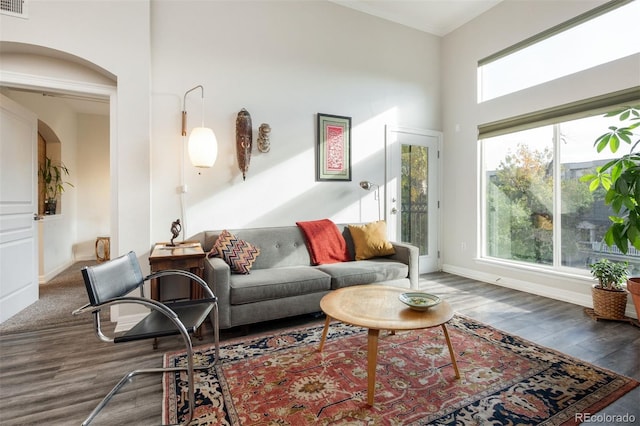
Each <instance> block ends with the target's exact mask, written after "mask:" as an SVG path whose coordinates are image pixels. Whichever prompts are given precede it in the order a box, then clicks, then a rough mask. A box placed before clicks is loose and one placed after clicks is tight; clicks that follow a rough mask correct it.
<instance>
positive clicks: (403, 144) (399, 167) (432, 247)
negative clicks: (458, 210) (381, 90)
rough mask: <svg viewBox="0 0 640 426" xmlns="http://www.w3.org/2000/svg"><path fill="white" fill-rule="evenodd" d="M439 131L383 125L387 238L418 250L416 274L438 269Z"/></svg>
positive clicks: (440, 137) (440, 139)
mask: <svg viewBox="0 0 640 426" xmlns="http://www.w3.org/2000/svg"><path fill="white" fill-rule="evenodd" d="M441 141H442V134H441V133H439V132H434V131H429V130H419V129H408V128H401V127H391V126H388V127H387V131H386V149H387V188H388V190H387V191H386V194H387V199H386V200H385V201H386V202H385V206H386V209H387V211H386V217H387V222H388V229H389V238H390V239H392V240H395V241H402V242H406V243H411V244H413V245H415V246H417V247H418V248H419V249H420V268H419V269H420V273H421V274H422V273H427V272H434V271H437V270H439V269H440V259H439V238H438V234H439V228H440V226H439V223H440V215H439V192H440V191H439V187H440V180H439V170H438V163H439V155H440V145H441Z"/></svg>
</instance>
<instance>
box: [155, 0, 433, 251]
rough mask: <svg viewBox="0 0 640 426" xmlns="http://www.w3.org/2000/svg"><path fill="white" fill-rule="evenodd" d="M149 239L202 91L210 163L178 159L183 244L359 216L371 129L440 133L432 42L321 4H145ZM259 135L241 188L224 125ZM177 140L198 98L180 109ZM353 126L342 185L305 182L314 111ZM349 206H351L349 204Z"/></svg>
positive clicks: (164, 208) (377, 146)
mask: <svg viewBox="0 0 640 426" xmlns="http://www.w3.org/2000/svg"><path fill="white" fill-rule="evenodd" d="M151 11H152V19H151V22H152V25H151V29H152V33H151V34H152V37H151V39H152V54H151V57H152V69H153V73H152V87H153V91H152V96H151V100H152V125H151V128H152V181H153V188H152V191H153V192H152V206H153V207H152V217H153V219H152V223H153V229H152V239H153V240H156V241H163V240H166V239H168V238H170V236H171V234H170V232H169V226H170V224H171V222H172V221H173V220H175V219H176V218H178V217H180V216H181V211H180V196H179V195H178V191H177V188H178V187H179V186H180V184H181V173H180V165H181V161H180V159H181V153H182V151H181V149H182V143H183V139H182V137H181V136H180V123H181V121H180V111H181V110H182V102H183V96H184V93H185V92H186V91H187V90H188V89H190V88H192V87H194V86H196V85H198V84H202V85H203V86H204V89H205V125H206V126H210V127H212V128H213V129H214V131H215V132H216V135H217V138H218V142H219V155H218V160H217V162H216V164H215V165H214V167H213V168H212V169H203V170H196V169H195V168H193V167H192V166H190V164H189V163H188V160H187V161H186V164H187V167H186V170H185V181H186V184H187V186H188V191H189V192H188V193H187V194H185V206H186V211H187V214H186V216H185V218H184V219H185V221H186V223H184V225H186V228H187V230H186V233H185V235H186V236H189V235H193V234H195V233H197V232H198V231H200V230H204V229H222V228H240V227H256V226H276V225H294V224H295V221H297V220H310V219H318V218H324V217H328V218H331V219H333V220H334V221H338V222H356V221H360V220H366V219H367V218H371V217H372V215H373V214H374V213H375V211H376V209H377V202H376V201H375V200H373V198H372V197H371V196H370V194H368V193H366V192H365V191H363V190H362V189H361V188H360V187H359V186H358V182H359V181H361V180H365V179H366V180H371V181H374V182H379V183H382V182H383V181H384V159H385V155H384V134H385V133H384V126H385V124H391V125H402V126H410V127H417V128H424V129H436V130H438V129H440V120H441V117H440V104H439V99H440V86H439V81H440V72H439V55H440V47H439V45H440V41H439V38H437V37H435V36H431V35H428V34H425V33H421V32H419V31H415V30H412V29H409V28H406V27H402V26H399V25H395V24H392V23H389V22H386V21H382V20H380V19H378V18H374V17H372V16H369V15H365V14H361V13H358V12H355V11H353V10H351V9H347V8H344V7H340V6H337V5H335V4H332V3H330V2H327V1H310V2H290V1H269V2H249V1H243V2H230V1H192V2H185V1H175V0H174V1H171V0H164V1H157V2H155V1H154V2H152V7H151ZM242 108H246V109H247V110H248V111H249V113H250V114H251V117H252V122H253V128H254V138H253V140H254V145H257V143H256V137H257V136H256V133H255V132H257V128H258V126H259V125H260V124H261V123H269V124H270V125H271V128H272V132H271V151H270V152H269V153H260V152H259V151H258V150H257V148H255V147H254V151H253V154H252V159H251V166H250V169H249V173H248V175H247V179H246V181H244V182H243V180H242V175H241V173H240V171H239V170H238V167H237V162H236V151H235V119H236V115H237V113H238V112H239V111H240V110H241V109H242ZM187 110H188V114H189V129H191V127H193V126H194V125H196V124H197V125H199V124H200V120H201V112H200V92H192V93H191V94H189V97H188V98H187ZM318 112H321V113H328V114H336V115H345V116H350V117H352V120H353V123H352V126H353V133H352V166H353V169H352V182H316V181H315V161H316V160H315V151H314V150H315V144H316V136H315V120H316V113H318ZM361 201H362V202H361Z"/></svg>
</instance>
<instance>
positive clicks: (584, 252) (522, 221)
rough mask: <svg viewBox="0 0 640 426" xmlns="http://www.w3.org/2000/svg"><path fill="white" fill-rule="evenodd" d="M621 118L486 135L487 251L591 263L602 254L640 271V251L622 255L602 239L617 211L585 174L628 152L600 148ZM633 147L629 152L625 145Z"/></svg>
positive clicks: (572, 264) (564, 263)
mask: <svg viewBox="0 0 640 426" xmlns="http://www.w3.org/2000/svg"><path fill="white" fill-rule="evenodd" d="M610 125H617V126H619V125H620V123H619V121H617V118H605V117H604V116H603V115H602V114H598V115H595V116H591V117H587V118H581V119H575V120H566V121H558V122H556V123H552V124H546V125H541V126H539V127H534V128H529V129H527V130H522V131H518V132H513V133H508V134H502V135H499V136H494V137H486V138H484V139H483V140H482V141H481V148H482V158H483V160H482V162H483V177H484V180H483V187H484V191H483V195H484V203H483V204H484V215H483V217H484V226H483V229H484V235H483V242H484V247H483V255H484V256H485V257H490V258H496V259H502V260H507V261H517V262H523V263H526V264H534V265H539V266H548V267H554V268H578V269H584V270H588V269H589V266H588V265H589V264H590V263H592V262H594V261H596V260H598V259H600V258H603V257H606V258H609V259H612V260H627V261H629V264H630V266H631V268H632V270H633V271H635V272H636V273H637V271H640V253H639V252H638V251H637V250H635V249H634V248H632V247H631V248H630V249H629V252H628V253H627V255H623V254H622V253H621V252H620V251H619V250H618V249H617V248H615V247H608V246H607V245H606V244H604V243H603V241H602V240H603V236H604V233H605V231H606V229H607V228H608V226H609V223H610V221H609V216H610V215H611V214H612V212H611V211H610V209H609V208H608V207H607V206H605V204H604V201H603V197H604V191H603V190H602V188H600V189H599V190H598V191H596V192H594V193H591V192H590V191H589V187H588V183H585V182H581V181H580V177H581V176H583V175H584V174H591V173H594V172H595V168H596V167H597V166H600V165H603V164H605V163H606V162H607V161H608V160H610V159H612V158H617V157H619V156H620V155H621V154H623V153H625V152H629V149H630V146H629V145H627V144H622V146H621V148H620V150H618V152H617V153H616V154H612V153H611V152H610V151H608V150H605V151H603V152H601V153H598V152H597V151H596V149H595V148H594V146H593V145H594V141H595V140H596V138H597V137H598V136H599V135H601V134H603V133H605V132H606V131H607V128H608V127H609V126H610ZM625 150H626V151H625Z"/></svg>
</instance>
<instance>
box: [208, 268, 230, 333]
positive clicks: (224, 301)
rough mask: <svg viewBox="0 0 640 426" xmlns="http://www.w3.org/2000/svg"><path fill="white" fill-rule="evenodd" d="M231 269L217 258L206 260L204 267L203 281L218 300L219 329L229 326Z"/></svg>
mask: <svg viewBox="0 0 640 426" xmlns="http://www.w3.org/2000/svg"><path fill="white" fill-rule="evenodd" d="M230 278H231V268H230V267H229V265H228V264H227V263H226V262H225V261H224V260H222V259H221V258H219V257H212V258H207V259H206V260H205V265H204V280H205V281H206V282H207V284H208V285H209V288H210V289H211V290H212V291H213V294H214V295H215V296H216V297H217V298H218V321H219V322H220V328H229V327H230V326H231V309H230V306H231V300H230V297H231V296H230V290H229V289H230V285H231V284H230Z"/></svg>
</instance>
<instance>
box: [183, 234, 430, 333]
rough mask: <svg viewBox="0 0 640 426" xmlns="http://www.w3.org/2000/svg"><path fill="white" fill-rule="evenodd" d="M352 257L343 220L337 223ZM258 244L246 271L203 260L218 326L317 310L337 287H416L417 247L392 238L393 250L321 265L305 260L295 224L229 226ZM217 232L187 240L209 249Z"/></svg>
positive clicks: (217, 260)
mask: <svg viewBox="0 0 640 426" xmlns="http://www.w3.org/2000/svg"><path fill="white" fill-rule="evenodd" d="M337 226H338V228H339V230H340V231H341V232H342V235H343V236H344V237H345V241H346V243H347V248H348V250H349V253H350V254H351V258H354V256H353V254H354V245H353V240H352V238H351V235H350V232H349V228H348V226H347V225H337ZM229 231H230V232H232V233H233V234H235V235H236V236H237V237H238V238H240V239H243V240H245V241H247V242H249V243H251V244H252V245H254V246H256V247H258V248H259V249H260V255H259V256H258V257H257V259H256V261H255V263H254V264H253V266H252V268H251V271H250V273H249V274H247V275H242V274H232V273H231V269H230V267H229V265H228V264H227V263H225V261H224V260H223V259H221V258H218V257H212V258H207V259H206V261H205V269H204V279H205V281H206V282H207V283H208V284H209V286H210V287H211V289H212V290H213V292H214V294H215V295H216V296H217V297H218V299H219V302H218V307H219V314H220V315H219V317H220V328H221V329H227V328H231V327H235V326H240V325H247V324H253V323H257V322H262V321H268V320H273V319H278V318H285V317H290V316H295V315H301V314H308V313H314V312H319V311H320V299H322V297H323V296H324V295H325V294H327V293H329V292H330V291H331V290H335V289H338V288H341V287H348V286H352V285H360V284H371V283H378V284H386V285H393V286H401V287H406V288H408V289H409V288H411V289H417V288H418V274H419V272H418V248H417V247H415V246H412V245H410V244H405V243H397V242H392V244H393V246H394V248H395V254H394V255H391V256H388V257H380V258H373V259H367V260H358V261H350V262H341V263H332V264H326V265H318V266H312V265H311V257H310V255H309V252H308V250H307V246H306V242H305V237H304V234H303V232H302V231H301V230H300V228H299V227H298V226H285V227H273V228H253V229H237V230H233V229H230V230H229ZM220 232H221V231H204V232H201V233H199V234H197V235H195V236H194V237H192V238H190V240H197V241H200V243H201V244H202V247H203V249H204V250H205V252H209V250H211V247H212V246H213V245H214V243H215V241H216V239H217V238H218V235H219V234H220Z"/></svg>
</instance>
